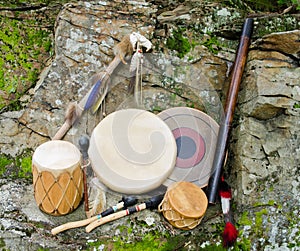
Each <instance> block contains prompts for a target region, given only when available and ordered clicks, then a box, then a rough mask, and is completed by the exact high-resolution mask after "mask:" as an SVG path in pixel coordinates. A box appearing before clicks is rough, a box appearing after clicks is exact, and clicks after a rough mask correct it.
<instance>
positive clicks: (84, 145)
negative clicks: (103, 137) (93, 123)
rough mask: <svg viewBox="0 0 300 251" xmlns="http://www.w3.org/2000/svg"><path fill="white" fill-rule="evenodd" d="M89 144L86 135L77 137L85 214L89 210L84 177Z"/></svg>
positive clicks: (87, 161)
mask: <svg viewBox="0 0 300 251" xmlns="http://www.w3.org/2000/svg"><path fill="white" fill-rule="evenodd" d="M89 145H90V140H89V138H88V137H87V136H81V137H80V139H79V146H80V151H81V154H82V158H83V168H82V169H83V170H82V173H83V193H84V210H85V212H86V214H87V213H88V211H89V195H88V186H87V177H86V169H87V166H88V163H89V157H88V148H89Z"/></svg>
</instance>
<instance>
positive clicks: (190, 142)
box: [172, 127, 206, 168]
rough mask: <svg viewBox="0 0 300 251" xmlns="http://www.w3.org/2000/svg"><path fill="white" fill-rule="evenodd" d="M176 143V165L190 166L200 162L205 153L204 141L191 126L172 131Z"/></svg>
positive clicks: (181, 166)
mask: <svg viewBox="0 0 300 251" xmlns="http://www.w3.org/2000/svg"><path fill="white" fill-rule="evenodd" d="M172 133H173V135H174V137H175V140H176V144H177V159H176V166H177V167H180V168H191V167H193V166H196V165H197V164H199V163H200V161H201V160H202V159H203V157H204V155H205V151H206V149H205V141H204V139H203V137H202V136H201V135H200V134H199V133H198V132H196V131H195V130H193V129H192V128H187V127H181V128H176V129H174V130H173V131H172Z"/></svg>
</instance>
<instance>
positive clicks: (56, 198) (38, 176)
mask: <svg viewBox="0 0 300 251" xmlns="http://www.w3.org/2000/svg"><path fill="white" fill-rule="evenodd" d="M81 161H82V158H81V153H80V151H79V150H78V148H77V147H76V146H75V145H73V144H72V143H70V142H67V141H62V140H52V141H48V142H46V143H43V144H42V145H40V146H39V147H37V148H36V150H35V152H34V154H33V156H32V174H33V187H34V197H35V200H36V203H37V205H38V206H39V208H40V209H41V210H42V211H44V212H45V213H47V214H50V215H55V216H59V215H65V214H68V213H70V212H72V211H73V210H74V209H76V208H77V207H78V205H79V203H80V201H81V199H82V195H83V174H82V169H81Z"/></svg>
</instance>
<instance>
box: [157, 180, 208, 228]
mask: <svg viewBox="0 0 300 251" xmlns="http://www.w3.org/2000/svg"><path fill="white" fill-rule="evenodd" d="M207 205H208V200H207V197H206V195H205V193H204V192H203V190H202V189H201V188H200V187H198V186H197V185H195V184H194V183H191V182H186V181H181V182H177V183H173V184H172V185H171V186H170V187H169V188H168V190H167V192H166V193H165V196H164V199H163V200H162V202H161V204H160V205H159V206H158V211H160V212H162V213H163V215H164V217H165V218H166V219H167V220H168V222H169V223H170V224H171V225H173V226H174V227H176V228H180V229H183V230H190V229H193V228H195V227H196V226H198V225H199V224H200V222H201V220H202V218H203V216H204V214H205V212H206V209H207Z"/></svg>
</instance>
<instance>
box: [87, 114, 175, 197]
mask: <svg viewBox="0 0 300 251" xmlns="http://www.w3.org/2000/svg"><path fill="white" fill-rule="evenodd" d="M88 153H89V156H90V160H91V164H92V167H93V169H94V172H95V173H96V174H97V176H98V177H99V179H100V180H101V181H102V182H103V183H104V184H105V185H106V186H108V187H109V188H110V189H112V190H114V191H117V192H121V193H130V194H141V193H145V192H148V191H150V190H153V189H155V188H156V187H158V186H160V185H161V184H162V183H163V181H164V180H165V179H166V178H167V177H168V176H169V175H170V174H171V172H172V171H173V168H174V165H175V161H176V153H177V148H176V142H175V139H174V137H173V134H172V132H171V130H170V128H169V127H168V126H167V125H166V124H165V123H164V122H163V121H162V120H161V119H160V118H159V117H157V116H156V115H155V114H153V113H150V112H147V111H144V110H139V109H124V110H119V111H116V112H114V113H112V114H109V115H108V116H107V117H106V118H104V119H103V120H102V121H101V122H100V123H99V124H98V125H97V127H96V128H95V129H94V131H93V133H92V136H91V142H90V147H89V151H88Z"/></svg>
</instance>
